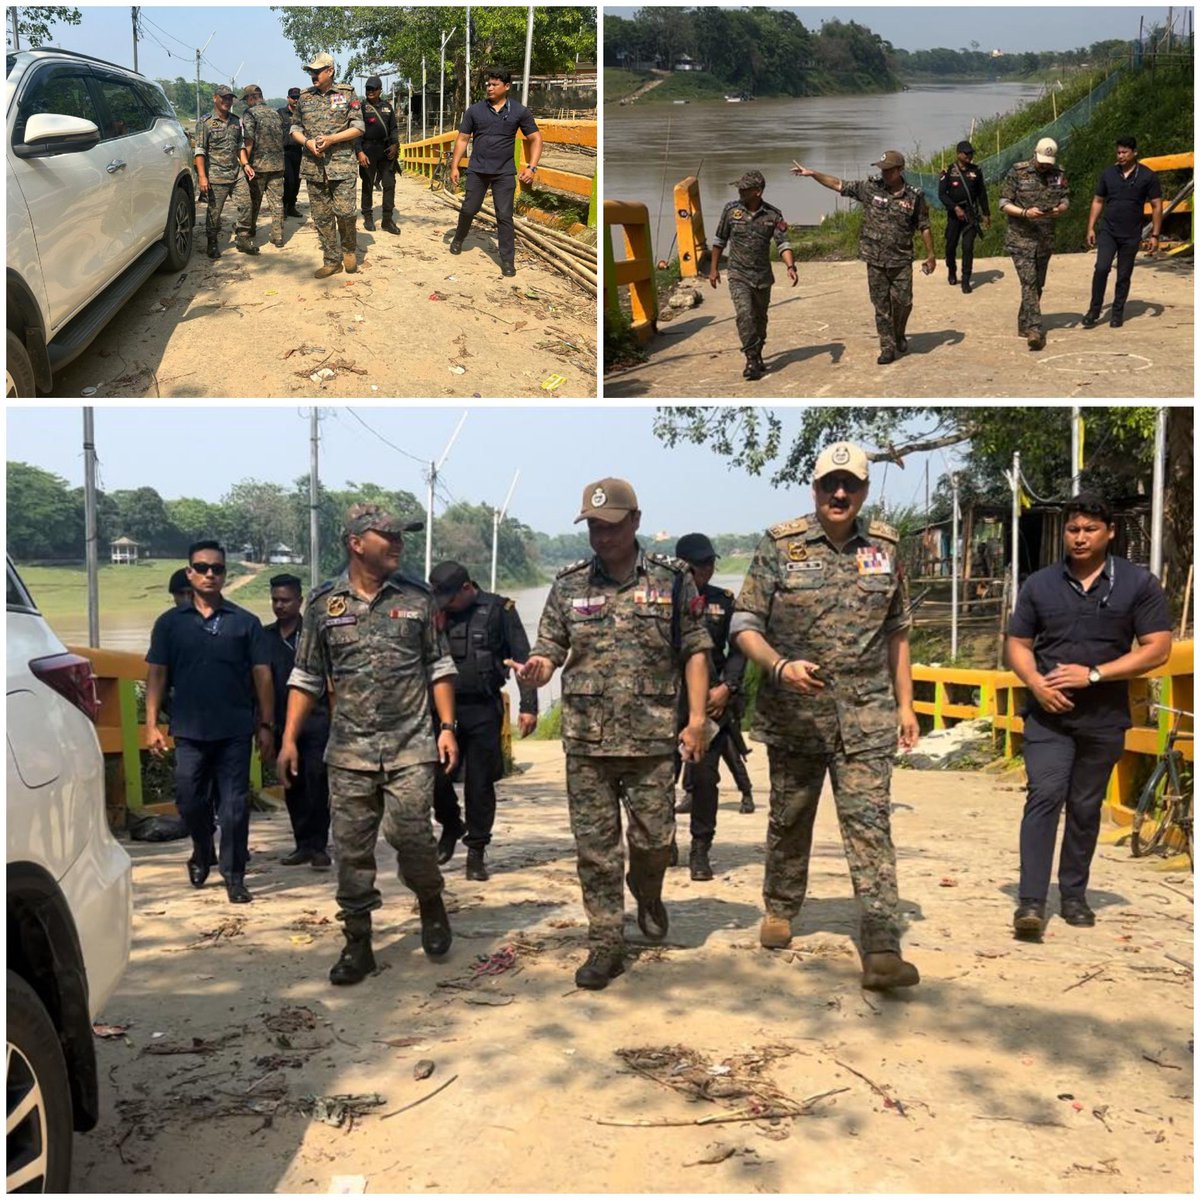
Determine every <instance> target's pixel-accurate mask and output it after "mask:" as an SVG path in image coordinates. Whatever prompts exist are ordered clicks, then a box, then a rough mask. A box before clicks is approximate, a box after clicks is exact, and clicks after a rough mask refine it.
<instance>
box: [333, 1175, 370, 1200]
mask: <svg viewBox="0 0 1200 1200" xmlns="http://www.w3.org/2000/svg"><path fill="white" fill-rule="evenodd" d="M366 1190H367V1177H366V1176H365V1175H335V1176H334V1177H333V1178H332V1179H331V1180H330V1181H329V1195H331V1196H361V1195H362V1194H363V1193H364V1192H365V1191H366Z"/></svg>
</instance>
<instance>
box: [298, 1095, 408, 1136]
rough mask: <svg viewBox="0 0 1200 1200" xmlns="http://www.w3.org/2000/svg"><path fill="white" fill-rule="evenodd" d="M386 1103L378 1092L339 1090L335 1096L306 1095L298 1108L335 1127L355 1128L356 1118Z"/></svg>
mask: <svg viewBox="0 0 1200 1200" xmlns="http://www.w3.org/2000/svg"><path fill="white" fill-rule="evenodd" d="M386 1103H387V1101H386V1100H384V1098H383V1097H382V1096H381V1095H380V1094H379V1093H378V1092H361V1093H352V1092H339V1093H338V1094H337V1095H334V1096H304V1097H302V1098H301V1100H300V1102H299V1104H298V1106H297V1108H298V1111H299V1112H302V1113H303V1114H304V1115H305V1116H310V1117H312V1118H313V1120H315V1121H320V1122H322V1123H323V1124H325V1125H332V1126H334V1128H335V1129H341V1128H342V1126H343V1125H346V1126H348V1129H353V1128H354V1122H355V1119H356V1118H358V1117H364V1116H367V1115H369V1114H370V1112H371V1110H372V1109H375V1108H380V1107H382V1106H383V1105H384V1104H386Z"/></svg>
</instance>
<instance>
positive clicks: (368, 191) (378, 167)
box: [358, 147, 396, 221]
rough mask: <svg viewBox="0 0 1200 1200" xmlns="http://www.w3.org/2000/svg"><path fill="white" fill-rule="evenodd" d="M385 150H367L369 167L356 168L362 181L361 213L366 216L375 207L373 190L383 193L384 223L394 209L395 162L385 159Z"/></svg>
mask: <svg viewBox="0 0 1200 1200" xmlns="http://www.w3.org/2000/svg"><path fill="white" fill-rule="evenodd" d="M386 151H387V148H386V147H384V148H383V149H380V150H378V151H376V150H368V151H367V152H366V153H367V157H368V158H369V159H370V160H371V163H370V165H369V166H366V167H362V166H360V167H359V168H358V177H359V179H361V180H362V211H363V216H368V215H369V214H370V213H371V212H372V211H373V210H374V207H375V189H376V188H380V189H382V191H383V219H384V220H385V221H386V220H387V219H388V217H390V216H391V215H392V210H393V209H394V208H395V207H396V162H395V160H394V159H391V158H388V157H387V152H386Z"/></svg>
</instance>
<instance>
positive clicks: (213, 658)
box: [146, 597, 271, 741]
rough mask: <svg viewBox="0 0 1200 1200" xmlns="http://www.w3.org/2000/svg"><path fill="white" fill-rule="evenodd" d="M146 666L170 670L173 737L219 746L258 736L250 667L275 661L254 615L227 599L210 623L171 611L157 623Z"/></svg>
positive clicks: (187, 611) (190, 611) (192, 613)
mask: <svg viewBox="0 0 1200 1200" xmlns="http://www.w3.org/2000/svg"><path fill="white" fill-rule="evenodd" d="M146 661H147V662H148V663H153V664H154V665H155V666H160V667H166V668H167V687H168V688H172V689H174V693H173V695H172V697H171V734H172V736H173V737H185V738H195V739H196V740H197V741H219V740H221V739H223V738H231V737H249V736H250V735H252V734H253V733H254V724H255V717H254V711H255V697H254V684H253V681H252V679H251V674H250V668H251V667H254V666H267V665H269V664H270V661H271V660H270V655H269V654H268V651H267V646H266V641H265V639H264V637H263V627H262V622H261V621H260V620H259V619H258V618H257V617H256V616H255V615H254V614H253V613H252V612H247V611H246V609H244V608H240V607H239V606H238V605H236V604H232V603H230V602H229V601H228V600H226V599H225V598H224V597H222V599H221V604H220V607H219V608H217V609H216V611H215V612H214V613H213V614H212V616H211V617H208V618H207V619H205V618H204V617H203V616H202V615H201V614H200V612H199V611H198V610H197V609H196V608H194V607H192V606H191V605H189V606H188V607H187V608H172V609H168V610H167V611H166V612H165V613H163V614H162V616H160V617H159V618H158V620H157V621H155V622H154V629H153V631H152V632H151V634H150V650H149V652H148V653H147V655H146Z"/></svg>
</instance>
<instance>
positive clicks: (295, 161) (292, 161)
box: [283, 146, 303, 212]
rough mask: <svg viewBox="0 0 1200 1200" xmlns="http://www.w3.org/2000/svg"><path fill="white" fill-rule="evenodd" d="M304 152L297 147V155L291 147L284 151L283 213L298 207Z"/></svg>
mask: <svg viewBox="0 0 1200 1200" xmlns="http://www.w3.org/2000/svg"><path fill="white" fill-rule="evenodd" d="M302 153H303V151H302V150H301V149H300V147H299V146H297V147H296V152H295V154H293V153H292V150H291V147H285V149H284V151H283V211H284V212H288V211H290V210H291V209H293V208H295V207H296V198H297V197H298V196H299V195H300V155H301V154H302Z"/></svg>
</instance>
